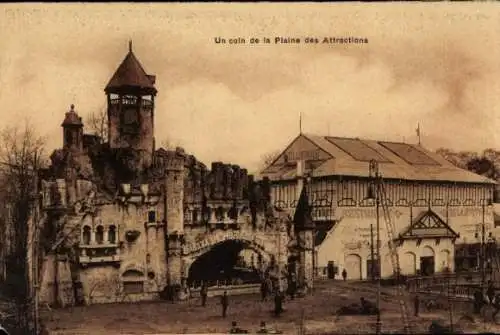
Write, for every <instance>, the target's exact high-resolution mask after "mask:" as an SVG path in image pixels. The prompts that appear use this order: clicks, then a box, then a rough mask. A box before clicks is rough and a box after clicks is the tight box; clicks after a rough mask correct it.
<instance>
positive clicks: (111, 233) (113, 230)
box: [108, 225, 116, 244]
mask: <svg viewBox="0 0 500 335" xmlns="http://www.w3.org/2000/svg"><path fill="white" fill-rule="evenodd" d="M108 242H109V243H111V244H115V243H116V226H114V225H112V226H110V227H109V231H108Z"/></svg>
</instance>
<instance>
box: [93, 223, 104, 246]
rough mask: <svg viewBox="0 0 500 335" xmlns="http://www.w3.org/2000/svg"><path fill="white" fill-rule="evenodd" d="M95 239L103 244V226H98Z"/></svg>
mask: <svg viewBox="0 0 500 335" xmlns="http://www.w3.org/2000/svg"><path fill="white" fill-rule="evenodd" d="M95 241H96V242H97V243H98V244H102V243H103V242H104V228H103V226H97V230H96V233H95Z"/></svg>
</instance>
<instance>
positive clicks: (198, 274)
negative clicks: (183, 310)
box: [182, 226, 290, 284]
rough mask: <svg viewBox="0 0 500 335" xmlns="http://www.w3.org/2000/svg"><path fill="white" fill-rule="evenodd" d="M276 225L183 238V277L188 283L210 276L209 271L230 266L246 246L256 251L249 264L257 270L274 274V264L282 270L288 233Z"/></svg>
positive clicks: (218, 231)
mask: <svg viewBox="0 0 500 335" xmlns="http://www.w3.org/2000/svg"><path fill="white" fill-rule="evenodd" d="M276 228H277V227H276V226H275V227H267V228H264V227H260V228H256V227H251V226H243V227H240V229H236V230H223V229H216V230H213V231H211V232H206V233H204V234H200V235H198V238H197V239H196V240H191V241H186V243H185V244H184V245H183V248H182V263H183V277H184V278H186V279H187V281H188V284H189V283H191V282H193V281H200V280H210V279H213V278H212V277H211V274H212V275H213V274H214V273H215V272H217V273H218V272H223V271H226V272H227V271H228V270H231V269H232V268H233V267H234V266H235V264H236V262H237V258H238V255H239V253H240V252H241V251H242V250H245V249H247V250H252V251H253V252H254V253H255V254H256V255H257V257H256V259H255V263H254V264H252V268H253V269H254V270H255V271H256V272H258V273H261V274H262V273H264V272H266V271H271V272H270V273H269V274H270V275H271V276H277V273H275V272H276V271H277V270H276V269H277V268H280V269H281V270H282V271H285V269H286V268H287V267H286V264H287V259H288V257H289V251H288V245H289V241H290V237H289V236H288V234H287V232H286V229H282V230H280V229H276ZM273 269H274V271H273Z"/></svg>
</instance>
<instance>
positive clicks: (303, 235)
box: [298, 229, 314, 289]
mask: <svg viewBox="0 0 500 335" xmlns="http://www.w3.org/2000/svg"><path fill="white" fill-rule="evenodd" d="M299 238H300V240H301V244H302V245H301V250H300V254H299V262H300V264H299V278H298V279H299V283H300V285H301V286H303V287H306V288H308V289H312V288H313V280H314V277H313V252H314V250H313V249H314V248H313V243H314V242H313V232H312V230H311V229H305V230H302V231H300V232H299Z"/></svg>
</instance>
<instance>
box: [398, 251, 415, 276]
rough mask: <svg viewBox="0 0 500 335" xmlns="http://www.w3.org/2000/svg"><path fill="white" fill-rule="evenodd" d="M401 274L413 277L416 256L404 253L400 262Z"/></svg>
mask: <svg viewBox="0 0 500 335" xmlns="http://www.w3.org/2000/svg"><path fill="white" fill-rule="evenodd" d="M400 263H401V264H400V266H401V273H402V274H403V275H406V276H412V275H415V274H416V272H417V256H416V255H415V254H414V253H413V252H411V251H408V252H405V253H404V254H403V256H402V257H401V261H400Z"/></svg>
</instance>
